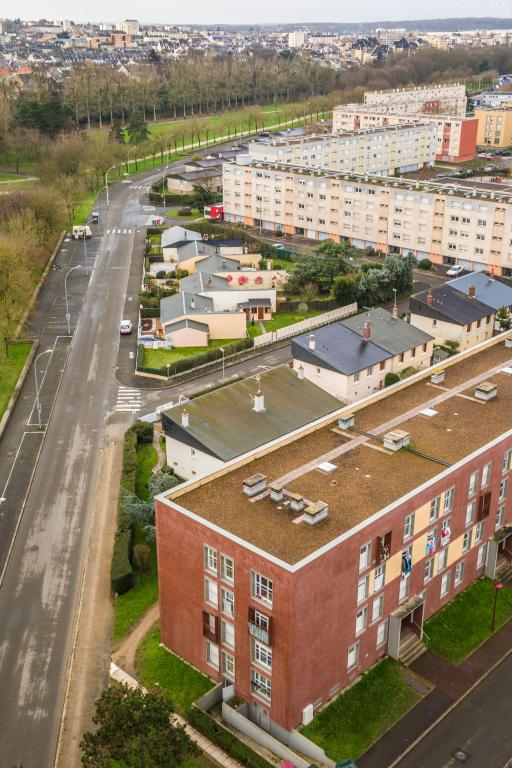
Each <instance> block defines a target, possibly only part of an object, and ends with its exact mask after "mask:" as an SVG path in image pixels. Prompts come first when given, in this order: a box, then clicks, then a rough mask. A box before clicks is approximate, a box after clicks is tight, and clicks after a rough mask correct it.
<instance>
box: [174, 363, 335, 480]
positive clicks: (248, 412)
mask: <svg viewBox="0 0 512 768" xmlns="http://www.w3.org/2000/svg"><path fill="white" fill-rule="evenodd" d="M258 393H259V394H258ZM339 406H340V403H339V401H338V400H337V399H336V398H334V397H332V396H331V395H329V394H328V393H327V392H325V391H324V390H323V389H321V388H320V387H317V386H316V385H315V384H314V383H312V382H310V381H308V380H307V379H306V378H305V377H304V376H303V374H302V373H297V372H294V371H292V370H291V368H289V367H288V366H279V367H278V368H272V369H271V370H270V371H266V372H264V373H262V374H261V375H259V376H258V377H252V378H248V379H244V380H243V381H238V382H236V383H234V384H230V385H229V386H227V387H222V388H221V389H217V390H215V391H213V392H209V393H208V394H206V395H202V396H201V397H198V398H195V399H193V400H190V401H189V402H187V403H186V404H185V405H178V406H175V407H174V408H170V409H169V410H167V411H164V412H163V414H162V427H163V431H164V433H165V440H166V452H167V464H168V465H169V466H170V467H172V468H173V469H174V471H175V472H176V474H177V475H179V476H180V477H183V478H185V479H187V480H189V479H191V478H192V477H196V476H197V477H200V476H201V475H204V474H206V473H209V472H212V471H215V470H216V469H220V468H221V467H222V466H223V465H224V464H225V462H227V461H230V460H231V459H235V458H237V457H240V456H243V455H244V454H246V453H248V452H249V451H252V450H254V449H255V448H261V447H262V446H264V445H267V444H268V443H271V442H272V441H273V440H277V439H279V438H281V437H283V435H286V434H288V433H290V432H293V431H295V430H296V429H300V428H302V427H304V426H305V425H306V424H309V423H312V422H315V421H316V420H317V419H320V418H322V417H323V416H327V415H328V414H329V413H332V412H334V411H336V409H337V408H339Z"/></svg>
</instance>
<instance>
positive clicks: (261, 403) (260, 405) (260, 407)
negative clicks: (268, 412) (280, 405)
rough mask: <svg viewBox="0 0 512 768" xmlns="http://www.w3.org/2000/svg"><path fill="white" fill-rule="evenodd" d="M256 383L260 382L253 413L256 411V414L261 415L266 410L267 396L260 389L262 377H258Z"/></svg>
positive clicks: (254, 400) (254, 399) (254, 398)
mask: <svg viewBox="0 0 512 768" xmlns="http://www.w3.org/2000/svg"><path fill="white" fill-rule="evenodd" d="M256 381H257V382H258V391H257V392H256V394H255V395H254V397H253V403H254V404H253V406H252V409H253V411H256V413H261V412H262V411H264V410H265V396H264V394H263V392H262V391H261V389H260V377H259V376H256Z"/></svg>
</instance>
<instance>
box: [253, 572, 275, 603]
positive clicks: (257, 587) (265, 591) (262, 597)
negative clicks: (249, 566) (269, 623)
mask: <svg viewBox="0 0 512 768" xmlns="http://www.w3.org/2000/svg"><path fill="white" fill-rule="evenodd" d="M251 596H252V598H253V599H254V600H258V601H259V602H260V603H263V605H266V606H267V607H268V608H272V602H273V599H274V584H273V582H272V579H269V578H268V577H267V576H262V574H261V573H257V572H256V571H251Z"/></svg>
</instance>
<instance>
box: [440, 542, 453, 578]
mask: <svg viewBox="0 0 512 768" xmlns="http://www.w3.org/2000/svg"><path fill="white" fill-rule="evenodd" d="M449 546H450V545H448V546H446V547H443V548H442V549H440V550H439V555H438V558H437V572H438V573H441V571H444V569H445V568H446V566H447V565H448V547H449Z"/></svg>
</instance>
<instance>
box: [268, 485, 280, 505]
mask: <svg viewBox="0 0 512 768" xmlns="http://www.w3.org/2000/svg"><path fill="white" fill-rule="evenodd" d="M269 488H270V499H271V500H272V501H282V500H283V489H282V488H281V486H280V485H277V484H276V483H271V484H270V485H269Z"/></svg>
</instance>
